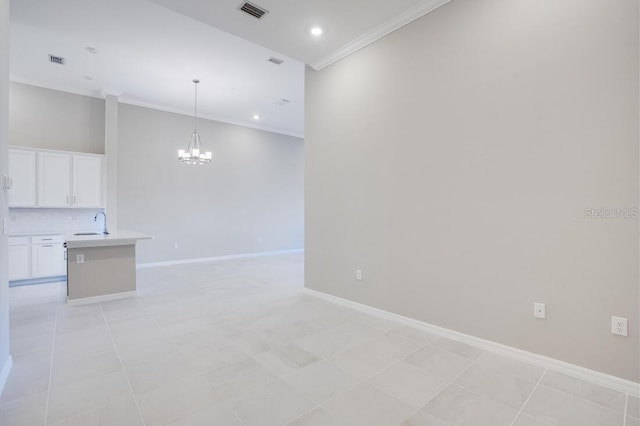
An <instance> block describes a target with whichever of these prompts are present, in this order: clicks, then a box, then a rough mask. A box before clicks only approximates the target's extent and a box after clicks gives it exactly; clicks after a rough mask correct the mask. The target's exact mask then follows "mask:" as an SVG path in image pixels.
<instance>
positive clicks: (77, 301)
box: [67, 290, 137, 305]
mask: <svg viewBox="0 0 640 426" xmlns="http://www.w3.org/2000/svg"><path fill="white" fill-rule="evenodd" d="M136 294H137V293H136V291H135V290H134V291H123V292H121V293H113V294H105V295H102V296H92V297H81V298H79V299H67V304H68V305H87V304H89V303H101V302H109V301H112V300H120V299H127V298H129V297H135V296H136Z"/></svg>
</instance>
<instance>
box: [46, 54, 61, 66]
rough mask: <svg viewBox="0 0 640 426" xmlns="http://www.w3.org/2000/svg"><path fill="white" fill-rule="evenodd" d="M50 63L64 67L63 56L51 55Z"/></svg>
mask: <svg viewBox="0 0 640 426" xmlns="http://www.w3.org/2000/svg"><path fill="white" fill-rule="evenodd" d="M49 62H51V63H52V64H58V65H64V58H63V57H62V56H54V55H49Z"/></svg>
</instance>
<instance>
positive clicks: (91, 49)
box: [85, 46, 98, 55]
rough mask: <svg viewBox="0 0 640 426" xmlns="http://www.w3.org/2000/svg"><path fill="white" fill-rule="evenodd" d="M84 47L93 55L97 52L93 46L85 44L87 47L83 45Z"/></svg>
mask: <svg viewBox="0 0 640 426" xmlns="http://www.w3.org/2000/svg"><path fill="white" fill-rule="evenodd" d="M85 49H86V50H87V52H89V53H93V54H94V55H95V54H96V53H98V51H97V50H96V48H95V47H91V46H87V47H85Z"/></svg>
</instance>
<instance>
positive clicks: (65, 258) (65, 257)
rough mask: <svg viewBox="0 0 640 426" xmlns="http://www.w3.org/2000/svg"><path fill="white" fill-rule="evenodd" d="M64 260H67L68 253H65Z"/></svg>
mask: <svg viewBox="0 0 640 426" xmlns="http://www.w3.org/2000/svg"><path fill="white" fill-rule="evenodd" d="M64 260H67V251H66V250H65V251H64Z"/></svg>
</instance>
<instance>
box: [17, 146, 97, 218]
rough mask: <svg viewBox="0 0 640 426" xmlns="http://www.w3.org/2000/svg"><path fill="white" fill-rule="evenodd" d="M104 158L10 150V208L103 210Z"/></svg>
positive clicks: (93, 155) (52, 152) (78, 154)
mask: <svg viewBox="0 0 640 426" xmlns="http://www.w3.org/2000/svg"><path fill="white" fill-rule="evenodd" d="M102 163H103V156H102V155H95V154H80V153H75V152H62V151H58V152H56V151H38V150H34V149H20V148H11V149H10V150H9V177H10V179H11V181H12V187H11V190H10V191H9V207H49V208H56V207H77V208H102V207H104V194H103V190H102V187H103V165H102Z"/></svg>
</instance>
